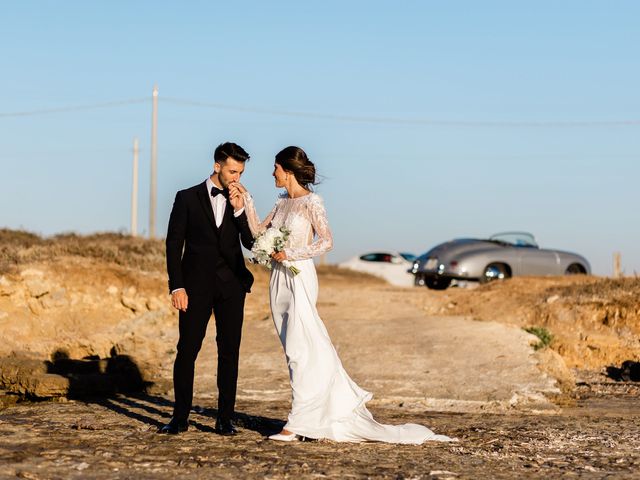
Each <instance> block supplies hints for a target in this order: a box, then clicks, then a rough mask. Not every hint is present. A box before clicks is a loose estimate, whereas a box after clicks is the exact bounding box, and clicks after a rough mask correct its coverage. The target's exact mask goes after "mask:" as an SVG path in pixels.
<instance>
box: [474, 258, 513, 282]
mask: <svg viewBox="0 0 640 480" xmlns="http://www.w3.org/2000/svg"><path fill="white" fill-rule="evenodd" d="M510 276H511V273H510V272H509V268H508V267H507V266H506V265H505V264H504V263H490V264H489V265H487V266H486V267H485V269H484V272H482V277H480V283H489V282H492V281H494V280H504V279H505V278H509V277H510Z"/></svg>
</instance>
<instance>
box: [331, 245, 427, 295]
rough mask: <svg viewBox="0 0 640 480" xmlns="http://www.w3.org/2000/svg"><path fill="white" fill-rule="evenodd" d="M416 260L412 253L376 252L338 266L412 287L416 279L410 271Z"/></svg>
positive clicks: (400, 285)
mask: <svg viewBox="0 0 640 480" xmlns="http://www.w3.org/2000/svg"><path fill="white" fill-rule="evenodd" d="M415 258H416V256H415V255H413V254H411V253H404V252H393V251H388V250H376V251H374V252H371V253H365V254H364V255H359V256H356V257H353V258H350V259H349V260H347V261H345V262H342V263H340V264H338V266H339V267H341V268H349V269H351V270H356V271H358V272H365V273H369V274H371V275H375V276H377V277H381V278H383V279H385V280H386V281H387V282H389V283H390V284H392V285H396V286H399V287H412V286H413V284H414V280H415V279H414V276H413V274H412V273H411V272H410V270H411V267H412V266H413V261H414V260H415Z"/></svg>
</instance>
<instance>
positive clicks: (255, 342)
mask: <svg viewBox="0 0 640 480" xmlns="http://www.w3.org/2000/svg"><path fill="white" fill-rule="evenodd" d="M397 296H398V290H397V289H394V288H391V287H387V286H384V285H379V286H375V285H374V286H371V285H369V286H362V287H361V288H357V287H356V288H354V287H353V286H350V287H349V288H345V286H344V285H335V284H331V285H328V286H326V287H325V288H321V292H320V299H319V302H318V306H319V311H320V315H321V316H322V318H323V320H324V322H325V324H326V326H327V329H328V330H329V333H330V335H331V337H332V339H333V341H334V344H335V346H336V348H337V350H338V352H339V354H340V357H341V359H342V362H343V364H344V366H345V368H346V369H347V371H348V372H349V373H350V375H351V376H352V377H353V378H354V380H355V381H356V382H358V383H359V384H360V385H362V386H363V387H364V388H366V389H368V390H370V391H371V392H373V393H374V402H373V404H375V405H387V404H389V405H398V404H400V403H402V404H403V406H404V407H405V408H411V409H414V410H417V411H421V410H424V409H425V408H428V409H431V410H440V411H443V410H455V411H479V410H482V411H501V410H505V409H510V408H514V407H516V408H535V409H539V408H542V409H550V408H553V405H552V404H550V402H549V401H548V399H547V398H546V397H545V394H547V395H553V394H556V393H558V389H557V386H556V384H555V381H554V380H553V379H551V378H549V377H547V376H546V375H545V374H544V373H542V372H541V371H540V369H539V368H538V367H537V362H538V359H537V357H536V356H535V355H534V352H533V349H532V348H531V346H530V342H531V341H532V340H533V337H531V336H530V335H529V334H527V333H525V332H524V331H523V330H521V329H520V328H517V327H514V326H509V325H502V324H499V323H494V322H477V321H473V320H471V319H468V318H463V317H437V316H425V315H424V314H422V313H421V312H420V311H419V310H418V309H417V308H416V307H415V306H414V305H412V304H409V303H406V302H405V303H398V298H397ZM215 356H216V354H215V342H214V338H213V334H212V333H211V332H210V335H209V338H208V339H207V341H206V342H205V345H204V347H203V351H202V353H201V355H200V358H199V361H198V365H197V375H198V378H197V381H196V382H197V387H196V392H197V394H198V395H200V397H201V398H211V400H212V401H213V400H214V397H215V392H216V389H215V371H216V370H215ZM239 397H240V398H242V399H247V400H260V401H265V402H288V401H289V397H290V390H289V384H288V372H287V369H286V364H285V360H284V355H283V352H282V347H281V346H280V343H279V340H278V338H277V336H276V334H275V331H274V327H273V322H272V321H271V319H270V318H268V317H265V319H263V320H257V321H254V322H248V323H247V324H246V325H245V328H244V338H243V343H242V352H241V365H240V382H239Z"/></svg>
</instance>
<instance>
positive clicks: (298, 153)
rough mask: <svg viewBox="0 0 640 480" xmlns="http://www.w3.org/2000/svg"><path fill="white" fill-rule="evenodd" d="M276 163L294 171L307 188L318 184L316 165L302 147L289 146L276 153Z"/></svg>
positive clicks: (299, 181) (297, 178)
mask: <svg viewBox="0 0 640 480" xmlns="http://www.w3.org/2000/svg"><path fill="white" fill-rule="evenodd" d="M276 163H277V164H278V165H280V166H281V167H282V169H283V170H285V171H287V172H291V173H293V175H294V176H295V177H296V180H297V181H298V183H299V184H300V185H302V186H303V187H304V188H306V189H307V190H311V187H312V185H316V184H317V183H318V182H317V179H316V166H315V165H314V164H313V162H311V160H309V157H307V154H306V153H304V150H302V149H301V148H300V147H287V148H285V149H284V150H282V151H280V152H279V153H278V154H277V155H276Z"/></svg>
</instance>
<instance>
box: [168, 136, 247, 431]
mask: <svg viewBox="0 0 640 480" xmlns="http://www.w3.org/2000/svg"><path fill="white" fill-rule="evenodd" d="M213 156H214V164H213V173H212V174H211V176H210V177H209V178H207V179H206V180H205V181H204V182H203V183H201V184H199V185H196V186H194V187H191V188H188V189H186V190H181V191H179V192H178V193H177V194H176V198H175V201H174V203H173V209H172V210H171V216H170V218H169V227H168V230H167V242H166V246H167V271H168V273H169V291H170V292H171V304H172V305H173V306H174V307H175V308H176V309H178V310H179V311H180V312H179V330H180V339H179V341H178V348H177V350H178V351H177V354H176V360H175V363H174V366H173V386H174V391H175V404H174V408H173V418H172V419H171V421H170V422H169V423H168V424H167V425H164V426H163V427H162V428H160V430H159V433H169V434H177V433H180V432H184V431H186V430H187V428H188V421H187V420H188V417H189V411H190V410H191V402H192V400H193V376H194V367H195V361H196V358H197V356H198V352H199V351H200V347H201V346H202V340H203V339H204V336H205V332H206V329H207V323H208V322H209V318H210V317H211V313H212V312H213V314H214V317H215V322H216V343H217V346H218V418H217V420H216V426H215V431H216V432H217V433H219V434H221V435H234V434H235V433H237V432H236V429H235V427H234V426H233V424H232V423H231V417H232V416H233V413H234V406H235V401H236V384H237V380H238V354H239V350H240V337H241V331H242V320H243V311H244V300H245V295H246V294H247V292H249V291H250V288H251V285H252V283H253V276H252V275H251V272H249V270H247V268H246V266H245V263H244V257H243V255H242V249H241V248H240V241H242V245H244V246H245V247H246V248H248V249H250V248H251V246H252V244H253V238H252V236H251V231H250V229H249V224H248V222H247V216H246V214H245V212H244V199H243V197H242V195H241V194H240V192H239V190H238V189H235V188H231V192H232V193H229V192H230V190H229V187H230V186H231V187H233V185H234V184H235V183H236V182H238V181H239V180H240V176H241V175H242V172H243V171H244V165H245V162H246V161H247V160H249V154H248V153H247V152H245V151H244V149H243V148H242V147H240V146H239V145H236V144H235V143H223V144H221V145H219V146H218V148H216V150H215V152H214V155H213ZM183 249H184V251H183Z"/></svg>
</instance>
